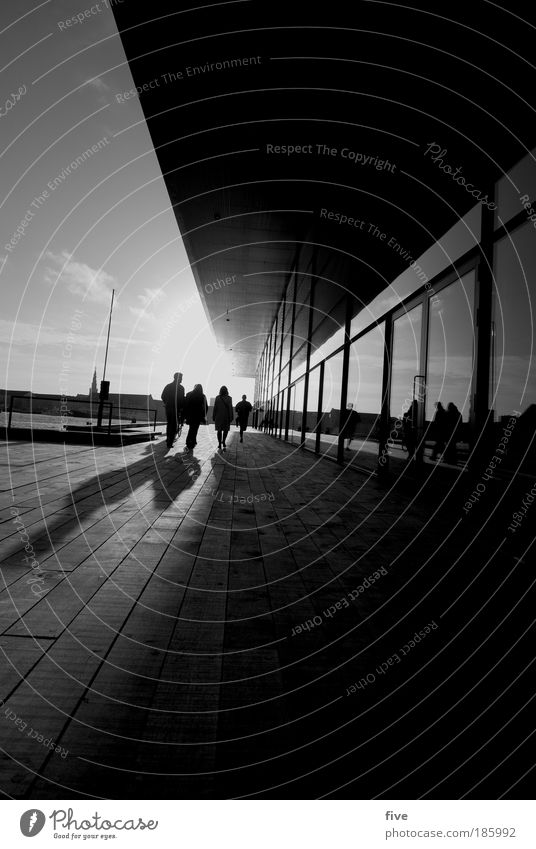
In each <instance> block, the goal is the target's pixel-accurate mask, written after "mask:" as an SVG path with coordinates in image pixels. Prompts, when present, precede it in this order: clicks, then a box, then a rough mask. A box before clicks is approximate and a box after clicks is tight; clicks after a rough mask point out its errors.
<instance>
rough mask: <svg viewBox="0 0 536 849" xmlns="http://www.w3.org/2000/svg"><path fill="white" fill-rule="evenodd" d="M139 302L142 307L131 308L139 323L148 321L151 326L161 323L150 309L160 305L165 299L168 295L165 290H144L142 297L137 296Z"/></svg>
mask: <svg viewBox="0 0 536 849" xmlns="http://www.w3.org/2000/svg"><path fill="white" fill-rule="evenodd" d="M136 297H137V299H138V301H139V302H140V304H141V306H139V307H129V310H130V312H131V313H132V315H135V316H136V318H137V319H138V321H143V320H144V319H145V320H146V321H148V322H149V323H150V324H153V323H156V322H158V321H159V319H158V318H157V316H156V314H155V313H154V312H153V311H152V310H151V309H150V307H152V306H155V305H156V304H160V303H161V302H162V301H163V300H164V299H165V298H166V294H165V292H164V290H163V289H147V288H145V289H144V290H143V293H142V294H140V295H136Z"/></svg>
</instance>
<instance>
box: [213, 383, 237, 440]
mask: <svg viewBox="0 0 536 849" xmlns="http://www.w3.org/2000/svg"><path fill="white" fill-rule="evenodd" d="M212 419H213V421H214V427H215V428H216V432H217V434H218V448H223V450H224V451H225V440H226V438H227V434H228V433H229V428H230V427H231V422H232V420H233V402H232V399H231V397H230V395H229V391H228V389H227V387H226V386H222V387H221V389H220V394H219V395H218V396H217V397H216V399H215V401H214V409H213V411H212Z"/></svg>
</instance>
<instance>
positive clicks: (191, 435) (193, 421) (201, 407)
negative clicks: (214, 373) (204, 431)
mask: <svg viewBox="0 0 536 849" xmlns="http://www.w3.org/2000/svg"><path fill="white" fill-rule="evenodd" d="M207 413H208V404H207V399H206V397H205V396H204V395H203V387H202V386H201V384H200V383H196V384H195V386H194V388H193V389H192V391H191V392H188V394H187V395H186V398H185V399H184V419H185V421H186V422H187V423H188V433H187V435H186V449H187V450H188V451H193V449H194V448H195V446H196V445H197V431H198V430H199V425H201V424H206V421H207Z"/></svg>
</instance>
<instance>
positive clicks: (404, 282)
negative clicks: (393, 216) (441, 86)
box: [255, 157, 536, 471]
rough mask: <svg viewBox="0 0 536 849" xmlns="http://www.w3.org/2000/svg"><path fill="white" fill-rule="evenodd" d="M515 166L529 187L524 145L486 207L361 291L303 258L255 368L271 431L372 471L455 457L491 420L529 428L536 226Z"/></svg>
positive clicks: (458, 460) (534, 391) (534, 402)
mask: <svg viewBox="0 0 536 849" xmlns="http://www.w3.org/2000/svg"><path fill="white" fill-rule="evenodd" d="M520 175H523V177H524V181H525V185H526V186H527V193H528V195H529V196H530V197H531V199H532V198H533V195H534V192H533V191H532V189H533V187H534V186H536V178H535V175H536V168H535V166H534V162H533V161H532V160H530V157H529V158H528V159H527V161H525V162H522V163H519V164H518V165H517V166H516V167H515V168H514V169H512V170H511V172H509V174H508V175H506V176H505V177H503V178H502V179H501V180H500V181H499V183H498V184H497V186H496V202H497V203H498V207H499V209H498V213H497V215H495V217H494V220H493V216H489V214H488V215H486V214H485V213H487V210H486V211H485V212H484V209H483V207H482V205H481V204H477V205H476V206H475V207H473V208H472V209H471V210H470V212H469V213H467V215H466V216H464V218H463V219H460V221H459V222H458V223H457V224H456V225H455V226H454V227H452V228H451V230H449V231H448V232H447V233H446V234H445V235H444V236H443V237H442V238H441V239H440V240H438V241H437V242H436V243H435V244H434V245H432V246H431V247H430V248H429V249H428V250H427V251H426V252H425V253H424V254H423V255H422V256H421V257H419V258H418V260H417V261H416V262H412V263H411V265H410V267H409V268H408V269H407V270H406V271H405V272H404V273H403V274H401V275H399V277H398V278H396V280H394V281H392V283H391V284H390V285H389V286H387V287H386V288H385V289H384V291H383V292H381V293H380V294H378V295H377V296H376V297H375V298H374V299H373V300H371V301H370V303H368V304H363V303H362V302H361V301H360V299H359V297H358V296H357V295H356V296H352V295H350V294H349V293H348V292H349V291H353V290H354V289H355V290H358V289H359V281H356V282H355V285H354V283H353V281H342V282H346V283H347V289H343V288H342V287H341V286H339V285H337V282H336V281H334V282H332V281H330V280H327V279H323V278H321V277H319V278H315V277H314V274H313V269H314V268H315V267H317V266H318V267H323V264H322V263H316V264H315V263H314V262H312V261H310V260H311V258H309V259H308V261H307V262H306V263H305V259H304V263H305V264H304V265H303V266H302V268H300V269H296V270H295V271H294V273H293V274H292V276H291V278H290V280H289V283H288V285H287V289H286V293H285V298H284V300H283V301H282V302H281V304H280V305H278V308H277V310H276V311H275V314H274V319H273V325H272V328H271V329H270V332H269V334H268V335H267V339H266V344H265V347H264V350H263V352H262V354H261V357H260V358H259V364H258V368H257V379H256V396H255V402H256V406H258V407H264V408H265V410H266V412H265V413H264V417H265V419H268V421H269V420H270V419H272V421H273V424H272V432H273V433H274V434H275V435H277V436H280V437H281V438H284V439H288V440H289V441H291V442H292V443H294V444H296V445H302V446H303V447H304V448H307V449H309V450H312V451H317V452H320V453H321V454H325V455H327V456H329V457H331V458H334V459H337V460H338V461H339V462H341V461H343V462H348V463H352V464H355V465H356V466H358V467H361V466H363V467H366V469H367V470H371V469H374V468H376V470H378V471H379V470H380V466H379V465H378V460H379V458H380V457H381V456H387V457H388V458H389V459H390V460H392V461H393V462H394V465H392V466H391V467H392V468H395V469H396V468H398V465H397V461H408V459H413V458H414V459H416V460H418V461H421V460H422V461H424V462H432V461H433V462H436V461H440V462H445V463H450V464H454V465H456V466H460V465H463V463H464V462H465V460H466V459H467V458H468V457H469V456H470V453H471V450H472V447H473V446H474V445H475V444H477V443H478V441H479V434H481V433H483V431H484V429H485V428H486V427H487V423H488V422H489V420H490V419H491V420H492V421H493V422H495V427H496V428H499V427H501V426H502V425H504V423H505V421H508V420H509V418H510V417H511V416H512V415H514V416H520V417H521V419H520V420H522V422H523V425H520V426H519V428H518V431H517V432H518V433H521V432H526V433H527V434H529V435H532V434H533V433H534V431H535V430H536V420H535V418H536V416H535V411H536V371H535V368H536V356H535V353H534V349H535V345H534V322H533V315H534V309H533V308H534V305H535V300H536V233H535V229H534V224H533V222H531V221H530V220H528V212H527V211H526V210H524V208H523V204H522V203H520V202H519V196H518V193H516V192H513V190H512V183H511V180H510V177H511V178H512V179H513V178H514V177H515V176H517V177H519V176H520ZM535 197H536V196H535ZM503 224H507V225H508V226H507V227H504V226H502V225H503ZM486 256H487V257H490V258H491V259H490V261H491V269H489V266H488V263H487V261H486V259H485V257H486ZM486 275H487V276H486ZM349 316H353V318H351V321H350V324H349V333H348V335H347V334H346V333H345V326H346V321H347V320H348V317H349ZM479 316H480V317H481V318H480V322H479V319H478V317H479ZM307 369H308V375H307V377H308V379H307V381H306V380H305V379H304V377H305V374H306V371H307ZM290 384H291V385H290ZM306 384H307V389H306ZM287 409H288V415H287ZM304 410H305V415H304ZM490 411H491V416H490ZM446 413H448V414H449V416H447V418H445V414H446ZM262 418H263V414H262V413H261V414H259V416H258V422H259V423H260V422H261V421H262ZM453 423H454V424H453ZM388 434H389V435H388ZM449 434H450V435H449ZM450 436H452V439H451V438H450ZM477 437H478V438H477ZM492 438H495V437H494V436H492ZM527 438H528V437H527ZM531 438H532V437H531ZM449 446H450V447H449Z"/></svg>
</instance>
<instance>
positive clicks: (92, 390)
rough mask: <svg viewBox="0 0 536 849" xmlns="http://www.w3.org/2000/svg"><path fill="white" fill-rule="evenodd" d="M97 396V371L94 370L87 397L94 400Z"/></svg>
mask: <svg viewBox="0 0 536 849" xmlns="http://www.w3.org/2000/svg"><path fill="white" fill-rule="evenodd" d="M97 394H98V393H97V369H95V371H94V372H93V380H92V381H91V388H90V390H89V397H90V398H95V397H96V396H97Z"/></svg>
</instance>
